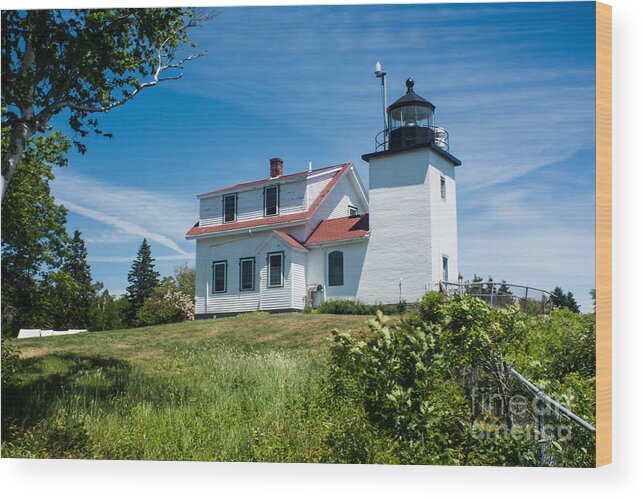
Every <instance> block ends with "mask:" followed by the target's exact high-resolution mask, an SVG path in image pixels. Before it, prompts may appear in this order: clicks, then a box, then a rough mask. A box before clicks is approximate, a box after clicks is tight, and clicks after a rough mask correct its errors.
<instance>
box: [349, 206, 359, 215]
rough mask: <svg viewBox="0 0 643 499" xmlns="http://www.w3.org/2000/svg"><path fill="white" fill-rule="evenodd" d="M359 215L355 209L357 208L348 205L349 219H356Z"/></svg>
mask: <svg viewBox="0 0 643 499" xmlns="http://www.w3.org/2000/svg"><path fill="white" fill-rule="evenodd" d="M357 215H359V210H358V209H357V206H351V205H350V204H349V205H348V216H349V217H356V216H357Z"/></svg>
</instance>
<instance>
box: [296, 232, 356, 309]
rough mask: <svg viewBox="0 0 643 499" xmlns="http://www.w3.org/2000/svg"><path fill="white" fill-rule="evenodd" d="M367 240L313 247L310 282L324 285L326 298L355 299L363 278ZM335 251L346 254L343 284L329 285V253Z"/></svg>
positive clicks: (309, 261) (309, 273) (310, 254)
mask: <svg viewBox="0 0 643 499" xmlns="http://www.w3.org/2000/svg"><path fill="white" fill-rule="evenodd" d="M367 241H368V240H367V239H363V240H361V241H359V242H352V243H344V244H337V245H332V246H324V247H320V248H314V249H312V250H311V251H310V253H309V254H308V284H321V285H323V287H324V299H326V300H328V299H338V298H344V299H348V300H354V299H355V297H356V296H357V291H358V287H359V283H360V280H361V278H362V268H363V265H364V257H365V255H366V249H367V246H368V244H367ZM333 251H341V252H342V253H343V255H344V285H343V286H329V285H328V255H329V254H330V253H331V252H333Z"/></svg>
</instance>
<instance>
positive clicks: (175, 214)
mask: <svg viewBox="0 0 643 499" xmlns="http://www.w3.org/2000/svg"><path fill="white" fill-rule="evenodd" d="M58 177H59V178H58V179H57V181H56V182H55V183H54V194H55V195H56V199H57V201H58V202H59V203H60V204H63V205H64V206H65V207H66V208H67V209H68V210H69V211H71V212H72V213H75V214H77V215H80V216H81V217H85V218H87V219H90V220H92V221H94V222H98V223H99V224H96V225H94V226H92V227H91V228H90V230H89V231H88V232H87V233H86V234H85V239H86V241H87V242H88V243H91V244H93V245H96V246H104V245H111V244H113V245H119V244H121V245H122V244H124V243H133V242H135V241H136V242H140V240H141V239H142V238H146V239H148V240H149V241H150V242H153V243H157V244H158V245H160V246H162V247H165V248H167V249H169V250H171V251H172V252H174V253H175V254H174V255H166V256H158V257H157V259H158V260H161V259H167V260H170V259H172V260H179V259H186V258H191V257H192V255H191V253H189V252H188V251H186V250H185V249H183V248H182V247H181V244H185V242H184V241H183V235H184V234H185V232H186V230H187V228H189V227H190V225H191V224H192V223H193V222H194V217H195V214H194V211H195V207H194V203H191V202H190V201H189V200H178V199H175V198H174V197H173V196H171V195H168V194H165V193H160V192H154V191H152V190H145V189H138V188H134V187H129V186H121V185H115V184H113V183H110V182H105V181H101V180H96V179H93V178H90V177H86V176H83V175H80V174H78V173H75V172H72V171H61V172H60V173H59V174H58ZM90 258H91V259H92V260H93V261H101V262H120V261H123V262H125V261H131V260H132V257H129V256H127V257H125V256H123V257H120V256H111V255H109V256H97V255H90Z"/></svg>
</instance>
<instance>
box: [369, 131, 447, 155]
mask: <svg viewBox="0 0 643 499" xmlns="http://www.w3.org/2000/svg"><path fill="white" fill-rule="evenodd" d="M431 142H432V143H433V144H435V145H436V146H437V147H439V148H440V149H442V150H444V151H446V152H449V133H448V132H447V131H446V130H445V129H444V128H442V127H441V126H428V127H420V126H418V127H401V128H393V129H388V128H387V129H385V130H382V131H381V132H380V133H378V134H377V135H376V136H375V151H376V152H379V151H388V150H392V151H394V150H397V149H403V148H404V147H409V146H414V145H421V144H429V143H431Z"/></svg>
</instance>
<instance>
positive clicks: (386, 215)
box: [358, 149, 439, 303]
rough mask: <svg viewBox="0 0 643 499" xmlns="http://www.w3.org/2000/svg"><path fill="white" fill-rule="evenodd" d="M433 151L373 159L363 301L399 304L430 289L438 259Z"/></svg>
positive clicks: (360, 297)
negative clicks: (432, 198) (434, 253)
mask: <svg viewBox="0 0 643 499" xmlns="http://www.w3.org/2000/svg"><path fill="white" fill-rule="evenodd" d="M432 156H434V153H432V152H431V150H430V149H419V150H412V151H404V152H400V153H398V154H390V155H386V156H382V157H379V158H377V157H376V158H371V160H370V164H369V176H370V177H369V179H370V182H369V204H370V215H369V228H370V239H369V243H368V251H367V253H366V257H365V261H364V270H363V274H362V280H361V282H360V285H359V290H358V298H359V299H360V300H363V301H365V302H367V303H373V302H381V303H397V302H398V301H399V299H400V297H401V298H402V299H404V300H406V301H409V302H415V301H417V300H418V299H419V298H421V297H422V295H423V294H424V293H425V292H426V291H427V289H430V287H431V283H432V282H433V276H432V272H431V270H432V261H433V260H434V258H432V256H431V253H432V251H433V250H432V246H431V237H430V235H431V221H432V218H431V213H430V211H431V210H430V206H431V205H430V198H429V195H430V190H429V179H430V174H429V170H430V167H429V163H430V161H431V159H432ZM438 181H439V177H438ZM438 189H439V185H438ZM438 195H439V192H438ZM400 284H401V286H400ZM400 287H401V289H400Z"/></svg>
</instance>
